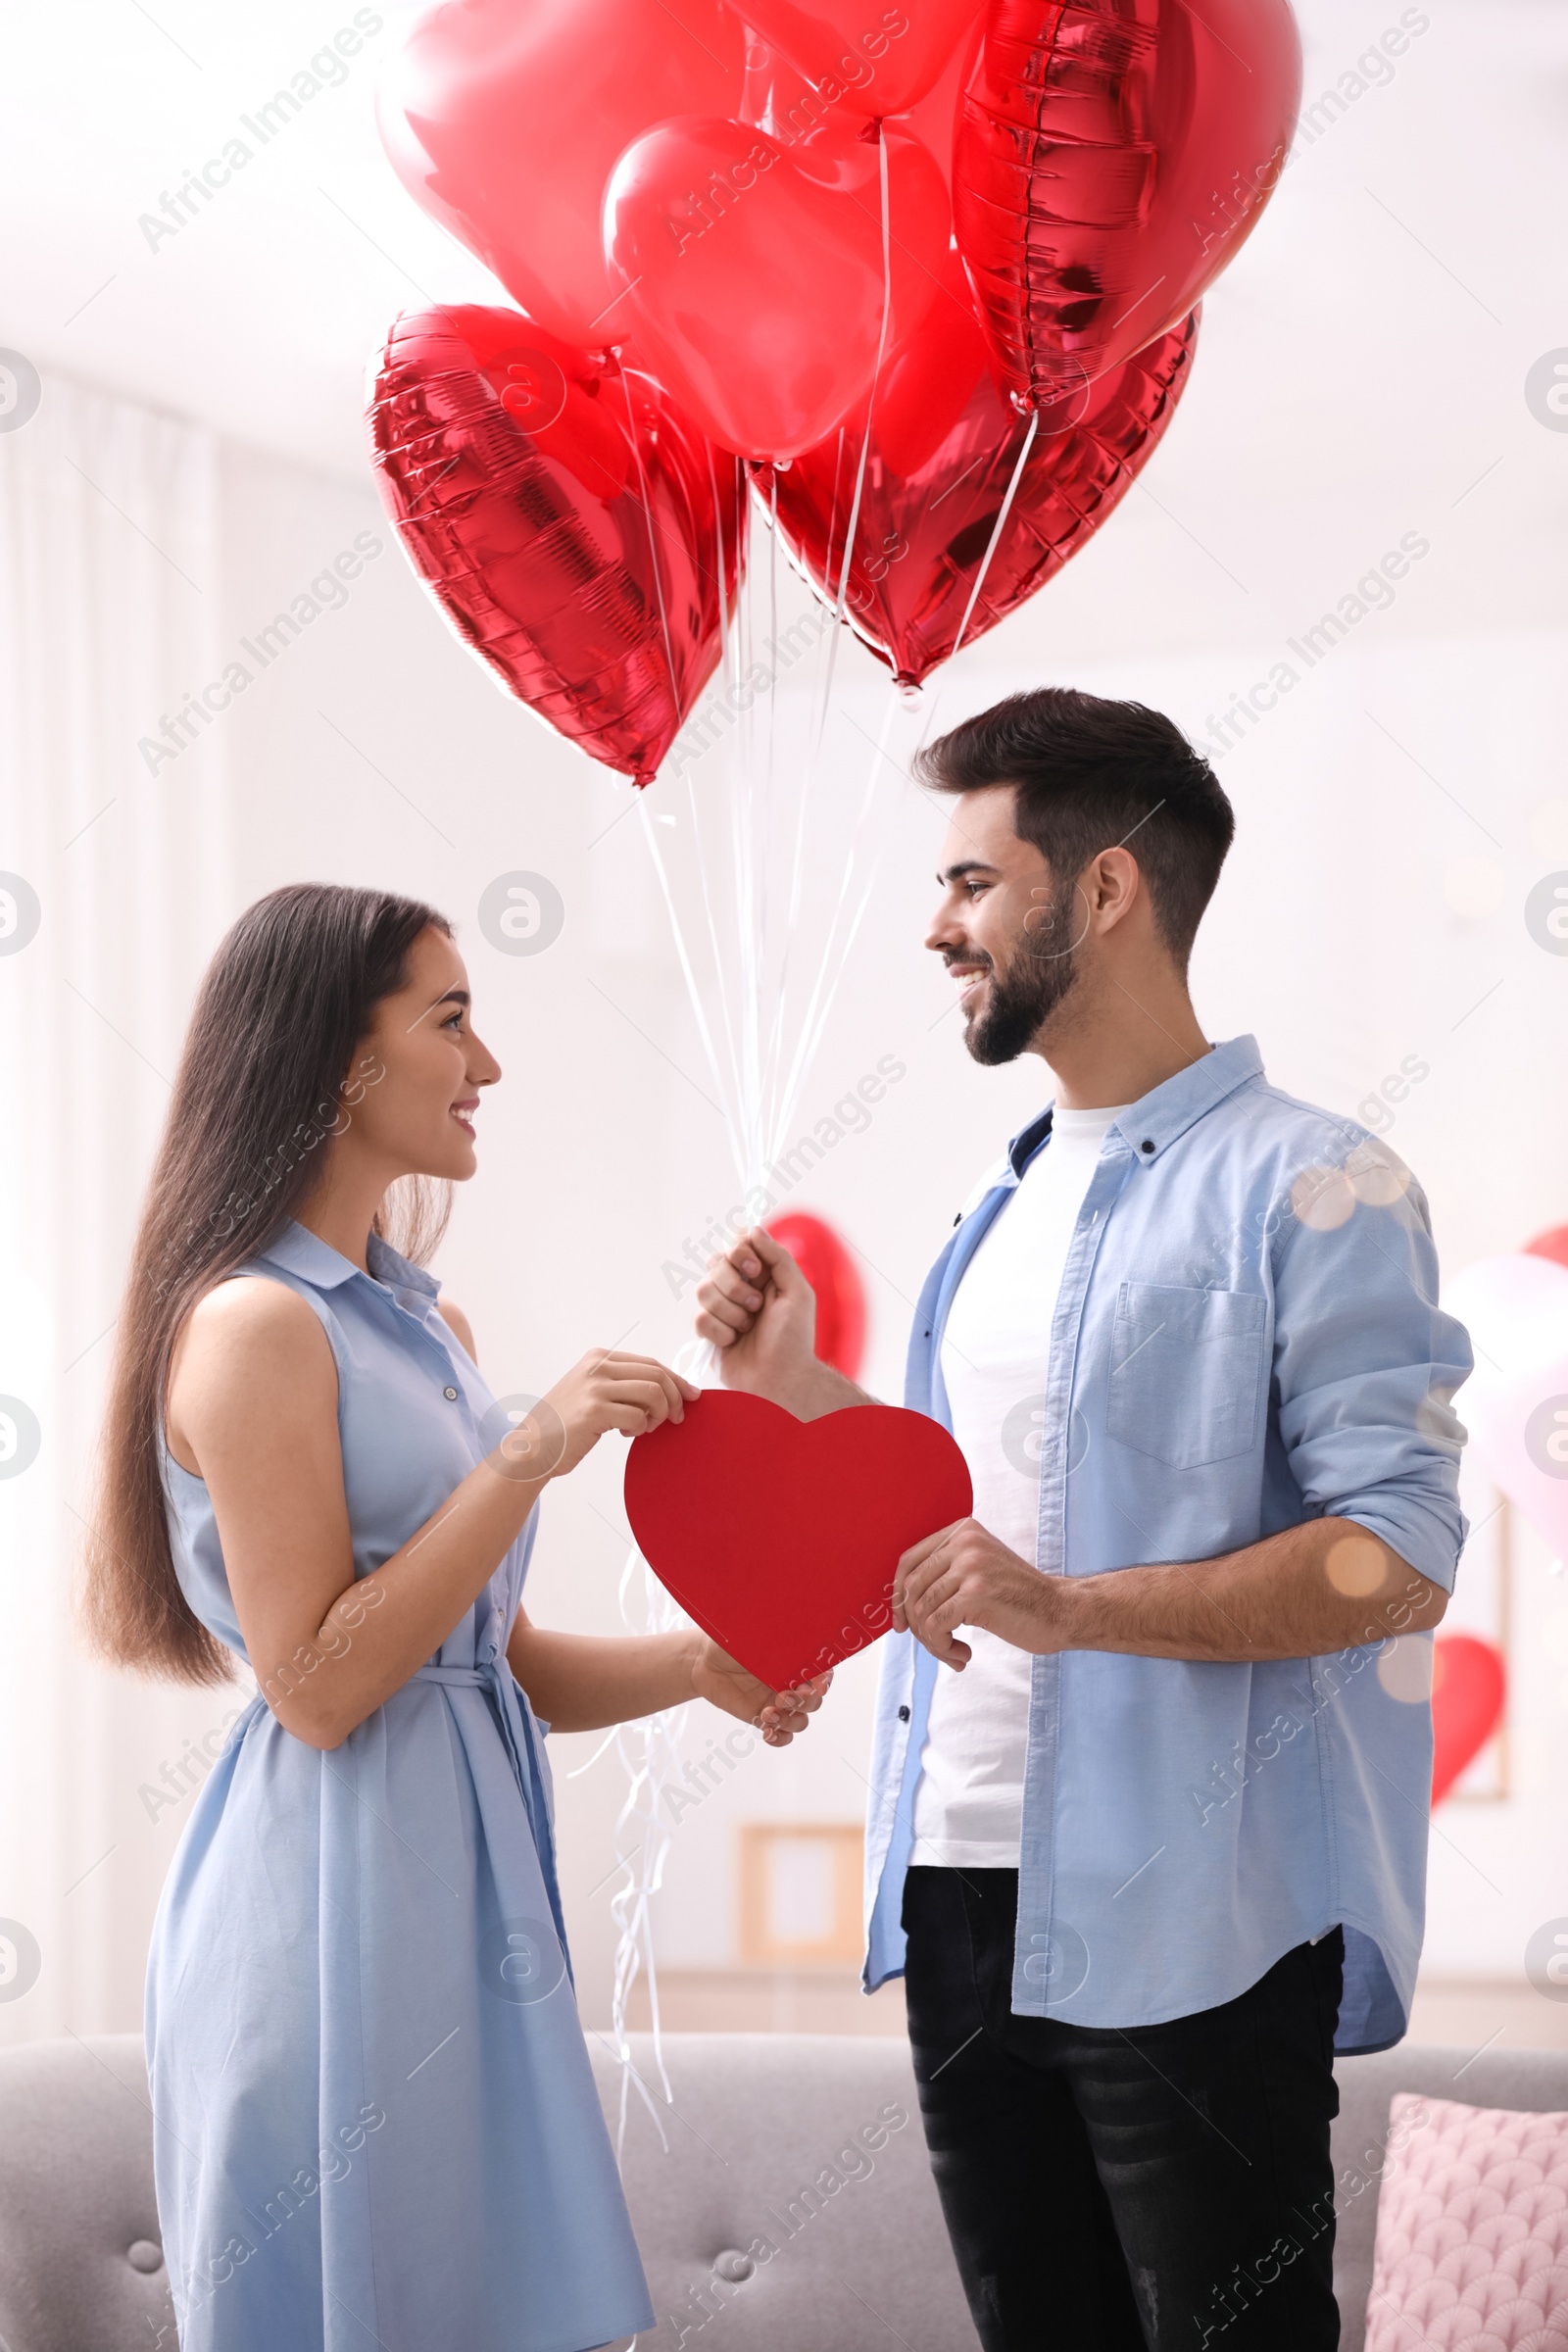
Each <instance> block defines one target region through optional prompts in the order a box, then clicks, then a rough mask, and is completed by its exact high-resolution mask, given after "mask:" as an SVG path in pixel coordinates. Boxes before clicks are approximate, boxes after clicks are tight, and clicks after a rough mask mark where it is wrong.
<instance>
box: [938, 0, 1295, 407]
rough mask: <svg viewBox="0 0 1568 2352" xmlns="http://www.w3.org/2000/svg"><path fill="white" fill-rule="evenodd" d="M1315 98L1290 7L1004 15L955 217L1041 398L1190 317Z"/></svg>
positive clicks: (1000, 12)
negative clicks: (1304, 82) (1304, 84)
mask: <svg viewBox="0 0 1568 2352" xmlns="http://www.w3.org/2000/svg"><path fill="white" fill-rule="evenodd" d="M1300 95H1301V45H1300V39H1299V34H1298V32H1297V28H1296V20H1295V18H1294V17H1293V16H1292V14H1291V10H1290V6H1289V0H1203V6H1202V7H1201V9H1198V8H1192V7H1188V6H1185V5H1181V4H1179V0H1065V5H1064V4H1063V0H991V7H990V10H989V13H988V15H987V18H986V31H985V38H984V40H983V42H982V44H981V48H980V55H979V57H978V59H977V60H976V62H975V66H974V70H973V72H972V73H971V74H970V76H969V81H968V85H967V89H966V91H965V94H964V97H963V99H962V101H961V103H960V106H959V110H958V125H957V131H956V138H955V143H954V158H953V203H954V220H955V225H956V231H957V239H958V247H959V250H960V251H961V253H962V254H963V257H964V260H965V261H966V262H967V264H968V266H969V273H970V275H971V277H972V278H973V280H974V284H975V291H976V294H977V295H978V297H979V302H980V308H981V313H982V316H983V317H984V318H985V319H986V321H987V324H988V327H989V329H990V332H991V335H992V338H993V341H994V343H995V345H996V349H997V352H998V355H999V357H1000V358H1001V360H1002V363H1003V367H1004V370H1005V377H1006V381H1007V383H1008V385H1009V387H1010V388H1012V389H1014V390H1016V391H1017V392H1018V393H1019V394H1020V395H1021V396H1022V397H1024V398H1025V399H1028V400H1031V401H1033V400H1036V399H1039V398H1042V397H1044V396H1046V395H1047V394H1048V393H1049V392H1050V391H1051V389H1052V388H1053V387H1054V386H1056V385H1059V384H1060V383H1061V382H1063V381H1064V380H1065V381H1067V382H1069V383H1070V382H1084V381H1090V380H1093V379H1094V378H1095V377H1096V376H1100V375H1103V374H1104V373H1105V371H1106V370H1107V369H1108V368H1113V367H1115V366H1116V365H1117V364H1118V363H1119V362H1120V361H1122V360H1125V359H1130V358H1131V356H1132V355H1133V353H1134V352H1136V351H1139V350H1141V349H1142V348H1143V346H1144V345H1145V344H1146V343H1148V342H1149V341H1150V339H1151V338H1152V336H1154V335H1157V334H1161V333H1163V332H1165V331H1167V330H1168V329H1169V328H1171V327H1172V326H1174V325H1175V324H1176V322H1177V321H1178V320H1179V319H1184V318H1185V317H1186V316H1187V314H1188V312H1189V311H1190V310H1191V309H1192V308H1193V305H1194V304H1195V303H1196V302H1197V300H1198V298H1199V296H1200V295H1201V293H1202V291H1203V288H1204V287H1205V286H1206V285H1208V284H1209V283H1210V282H1211V281H1212V279H1213V278H1214V277H1216V276H1217V275H1218V273H1219V271H1220V270H1222V269H1223V268H1224V266H1225V264H1226V263H1227V262H1229V261H1230V260H1231V259H1232V258H1233V256H1234V255H1235V254H1236V252H1237V250H1238V249H1239V247H1240V246H1241V244H1242V242H1243V240H1244V239H1245V238H1246V236H1247V235H1248V233H1249V231H1250V229H1251V228H1252V227H1253V226H1254V224H1255V223H1256V221H1257V219H1258V216H1259V214H1260V213H1261V211H1262V209H1263V206H1264V204H1265V203H1266V202H1267V200H1268V197H1269V195H1270V193H1271V191H1272V189H1273V187H1274V183H1275V181H1276V180H1277V179H1278V177H1279V174H1280V172H1281V171H1282V170H1283V169H1284V165H1285V158H1286V155H1287V153H1288V151H1289V148H1290V143H1291V136H1292V133H1293V131H1294V128H1295V124H1296V115H1297V109H1298V107H1299V103H1300Z"/></svg>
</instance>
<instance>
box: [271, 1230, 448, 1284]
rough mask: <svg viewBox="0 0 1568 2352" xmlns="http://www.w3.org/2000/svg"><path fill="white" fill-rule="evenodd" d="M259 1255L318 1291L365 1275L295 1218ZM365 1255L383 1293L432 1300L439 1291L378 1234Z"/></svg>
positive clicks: (373, 1236)
mask: <svg viewBox="0 0 1568 2352" xmlns="http://www.w3.org/2000/svg"><path fill="white" fill-rule="evenodd" d="M261 1254H262V1256H263V1257H265V1258H270V1260H271V1262H272V1264H273V1265H277V1266H282V1267H283V1268H284V1269H285V1271H286V1272H288V1273H290V1274H299V1275H301V1276H303V1278H304V1279H305V1281H307V1282H308V1283H311V1284H313V1285H314V1287H315V1288H316V1289H317V1290H319V1291H335V1290H337V1289H339V1288H340V1287H341V1285H342V1284H343V1283H345V1282H348V1281H350V1280H352V1278H353V1277H354V1276H355V1275H356V1274H359V1275H363V1274H364V1272H365V1269H364V1267H363V1266H357V1265H356V1264H355V1263H354V1260H353V1259H352V1258H351V1257H345V1256H344V1255H343V1253H342V1251H341V1250H334V1249H333V1248H332V1246H331V1244H330V1243H329V1242H323V1241H322V1239H321V1237H320V1235H319V1234H317V1233H312V1232H311V1230H310V1228H309V1226H306V1225H301V1224H300V1223H299V1221H298V1219H295V1220H294V1222H292V1223H291V1224H288V1225H285V1226H284V1228H283V1230H282V1232H281V1233H280V1234H279V1235H278V1236H277V1238H276V1240H275V1241H272V1242H270V1243H269V1244H268V1246H267V1248H266V1249H265V1250H263V1251H262V1252H261ZM366 1255H367V1257H368V1259H369V1264H370V1279H371V1280H372V1281H375V1282H378V1283H380V1284H381V1285H382V1286H383V1288H384V1289H386V1290H389V1291H417V1292H418V1293H420V1294H421V1296H423V1297H424V1298H426V1299H434V1298H435V1297H436V1296H437V1294H438V1293H439V1291H440V1288H441V1285H440V1284H439V1283H438V1282H437V1281H436V1279H435V1277H434V1276H433V1275H431V1274H427V1273H426V1272H425V1270H424V1268H423V1267H422V1266H416V1265H414V1264H412V1263H411V1261H410V1260H409V1259H408V1258H406V1257H404V1256H403V1255H402V1254H401V1252H400V1251H398V1250H394V1249H393V1247H392V1245H391V1243H390V1242H384V1241H382V1239H381V1237H380V1235H379V1234H378V1233H372V1234H371V1236H370V1239H369V1244H368V1249H367V1250H366Z"/></svg>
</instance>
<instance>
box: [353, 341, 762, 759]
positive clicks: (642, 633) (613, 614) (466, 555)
mask: <svg viewBox="0 0 1568 2352" xmlns="http://www.w3.org/2000/svg"><path fill="white" fill-rule="evenodd" d="M368 421H369V430H370V444H371V455H372V458H373V460H374V465H375V471H376V479H377V482H378V484H379V486H380V491H381V497H382V501H383V503H384V504H385V506H386V509H387V512H388V514H389V515H391V517H392V520H393V522H394V523H395V525H396V527H397V531H398V536H399V537H400V538H401V540H402V542H403V545H404V547H405V549H406V550H407V552H408V555H409V557H410V559H411V561H412V562H413V564H414V567H415V569H416V570H417V572H418V574H419V576H420V577H421V579H422V580H423V581H424V582H425V585H426V586H427V587H428V588H429V590H430V592H431V594H432V595H433V596H434V597H435V599H436V602H437V603H438V604H439V606H440V607H441V610H442V611H443V613H445V614H446V616H447V618H448V619H449V620H450V621H451V623H452V625H453V627H454V628H455V629H456V630H457V632H458V634H459V636H460V637H462V638H463V639H464V641H465V643H466V644H467V645H469V646H471V647H472V649H473V651H474V652H475V653H476V654H478V655H479V656H480V657H481V658H482V659H483V660H484V661H485V662H488V663H489V664H490V667H491V668H492V669H493V670H495V671H496V673H497V674H498V676H499V677H500V678H501V679H502V680H503V681H504V683H505V684H506V685H507V686H508V687H510V688H511V690H512V692H513V693H514V694H515V695H516V696H517V697H518V699H519V700H520V701H522V702H524V703H526V704H527V705H528V707H529V709H530V710H532V711H537V712H538V713H539V715H540V717H541V718H545V719H548V720H549V721H550V723H551V725H552V726H554V727H557V728H559V729H560V731H561V733H562V734H563V735H564V736H566V737H567V738H568V740H569V741H571V742H572V743H576V744H579V745H580V746H581V747H582V749H583V750H584V751H585V752H588V753H590V754H591V755H592V757H593V758H594V759H596V760H603V761H604V762H605V764H606V765H607V766H609V767H614V768H619V769H620V770H621V772H622V773H623V774H624V775H629V776H633V777H635V778H636V780H637V782H638V783H640V784H642V783H646V782H647V781H648V779H649V777H650V776H652V775H653V773H654V772H655V770H656V769H657V768H658V766H659V763H660V761H661V760H662V758H663V756H664V754H665V752H667V751H668V749H669V747H670V745H671V743H673V741H674V739H675V736H676V734H677V733H678V732H679V730H680V726H681V723H682V721H683V720H684V718H685V717H686V715H687V713H688V711H690V710H691V708H692V706H693V704H694V703H695V702H696V700H697V697H698V695H699V694H700V693H701V692H702V689H703V687H704V686H705V685H706V684H707V682H708V680H709V678H710V677H711V675H712V673H713V670H714V669H715V667H716V666H717V663H718V658H719V651H720V642H721V623H722V615H723V613H724V612H726V611H731V610H733V606H734V601H735V591H736V586H737V581H738V577H739V565H740V560H741V559H740V522H741V491H740V489H739V488H738V486H737V481H736V473H737V468H736V466H735V462H734V460H733V458H731V457H730V456H729V455H728V454H727V453H718V452H715V451H714V450H713V448H712V446H711V443H710V442H708V441H706V440H705V439H704V438H703V436H702V434H701V433H699V432H697V431H696V430H695V428H694V427H693V426H692V425H691V424H690V423H688V421H687V420H686V418H685V417H682V415H681V413H680V411H679V410H678V409H677V408H676V406H675V404H674V402H673V401H672V400H671V399H670V398H669V396H668V394H667V393H665V392H663V391H662V389H661V388H660V386H659V385H658V384H656V383H655V382H654V380H653V378H652V377H651V376H647V375H643V374H640V373H639V372H637V371H636V370H635V369H627V370H625V371H624V372H622V371H621V370H619V369H618V368H615V367H614V366H613V363H612V364H611V366H610V367H609V368H605V367H604V366H603V365H601V363H599V362H598V361H596V360H594V359H592V358H590V357H589V355H588V354H587V353H586V352H582V351H577V350H573V348H572V347H571V346H570V345H569V344H565V343H561V342H558V341H557V340H556V338H555V337H554V336H552V335H547V334H546V333H545V332H544V331H543V329H542V328H540V327H537V326H535V325H534V324H533V322H532V320H531V319H524V318H522V317H521V316H520V314H519V313H517V312H515V311H505V310H484V309H480V308H476V307H460V308H454V309H451V310H436V311H421V312H409V313H405V315H404V316H403V317H402V318H400V319H397V320H395V321H394V323H393V326H392V329H391V332H390V334H389V335H388V337H387V342H386V348H385V350H384V352H383V353H382V354H381V357H380V360H379V362H378V364H377V366H376V368H375V372H374V376H373V379H372V383H371V388H370V405H369V418H368Z"/></svg>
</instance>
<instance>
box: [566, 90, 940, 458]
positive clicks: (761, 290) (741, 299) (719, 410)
mask: <svg viewBox="0 0 1568 2352" xmlns="http://www.w3.org/2000/svg"><path fill="white" fill-rule="evenodd" d="M887 172H888V222H889V228H890V253H889V258H890V268H889V270H888V272H887V275H888V276H889V277H891V281H892V301H891V312H890V329H889V340H888V345H887V348H888V350H890V351H891V350H892V349H893V347H894V343H895V342H896V341H897V340H899V339H900V338H901V337H902V336H904V335H905V334H907V333H908V332H910V331H911V330H912V328H913V327H914V325H915V324H916V322H917V321H918V319H920V317H921V316H922V314H923V313H924V312H925V311H926V310H928V309H929V308H930V305H931V303H932V301H933V299H934V297H935V294H936V289H937V283H938V278H939V274H940V271H941V269H942V264H943V260H944V257H945V255H946V252H947V248H948V220H949V205H948V192H947V189H946V187H945V186H944V184H943V178H942V173H941V171H940V169H939V168H938V166H937V163H936V161H935V158H934V157H933V156H931V155H930V154H929V153H928V151H927V150H926V149H925V148H924V147H923V146H922V145H921V143H920V141H919V140H918V139H916V138H915V137H914V136H913V135H912V134H911V133H909V132H907V131H900V130H897V129H892V130H890V131H889V132H888V133H887ZM880 182H881V168H880V159H879V156H878V152H877V148H876V145H875V142H874V140H872V141H870V142H863V143H862V142H861V141H859V140H858V139H855V138H853V137H846V135H845V134H844V133H843V132H842V131H840V130H838V129H835V128H832V127H823V128H819V129H816V130H808V131H807V132H806V133H805V135H798V134H797V133H796V132H795V131H794V130H793V129H790V130H788V131H784V132H781V135H780V136H779V137H776V138H775V137H770V136H769V135H768V133H767V132H765V131H763V130H760V129H757V128H755V127H753V126H750V125H748V124H746V123H736V122H729V121H720V120H718V119H716V118H713V119H707V120H705V119H703V118H700V117H696V116H692V117H683V118H680V119H678V120H676V121H673V122H669V123H660V124H658V126H657V127H656V128H655V129H653V130H651V131H649V132H648V133H647V134H646V135H645V136H644V137H642V138H640V139H634V140H633V141H632V143H631V145H630V146H629V147H628V148H627V149H626V151H625V153H624V154H623V155H622V156H621V158H620V160H619V162H618V163H617V164H616V166H615V169H614V171H613V172H612V174H611V177H610V184H609V186H608V188H607V189H606V191H605V221H604V231H605V251H606V253H607V255H608V256H609V258H610V262H611V265H612V269H613V272H614V273H615V274H616V275H618V277H619V278H620V280H621V281H622V282H623V283H624V285H625V298H624V301H623V303H622V304H621V306H620V308H619V309H618V310H617V311H616V314H615V316H616V319H623V320H624V322H625V323H626V325H627V328H628V330H629V332H630V333H631V335H632V337H633V339H634V341H635V343H636V346H637V348H638V350H639V351H641V352H645V353H647V354H648V356H649V358H650V360H651V361H652V364H653V365H654V366H655V367H656V368H658V370H659V373H660V375H661V377H662V379H663V381H664V382H665V383H666V384H668V385H669V387H670V389H671V391H672V392H673V393H674V394H675V395H676V397H677V398H678V399H679V400H680V401H681V403H682V404H683V406H684V407H685V409H686V410H687V412H688V414H689V415H690V416H692V417H695V419H696V420H697V422H698V423H699V424H700V425H701V426H702V428H703V430H704V431H705V432H707V433H710V434H711V436H712V438H713V439H714V440H715V441H717V442H718V443H720V444H721V446H722V447H724V448H726V449H732V450H735V451H737V452H739V453H740V455H742V456H743V457H750V458H775V459H784V458H792V457H794V456H795V454H796V453H797V451H799V450H803V449H809V447H810V445H811V443H812V442H813V441H817V440H820V439H821V437H822V435H823V434H824V433H825V432H827V431H828V429H829V428H830V426H832V425H834V424H836V423H837V422H838V420H839V418H840V417H842V416H843V415H844V412H845V410H846V409H847V408H849V406H850V404H851V403H852V402H853V401H855V400H856V399H858V397H859V396H860V394H861V393H863V392H864V390H865V388H866V386H867V384H868V383H869V382H870V380H871V375H872V372H873V370H874V368H875V367H876V360H877V352H878V349H879V347H880V345H881V340H882V320H883V297H884V270H883V265H882V201H881V184H880Z"/></svg>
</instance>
